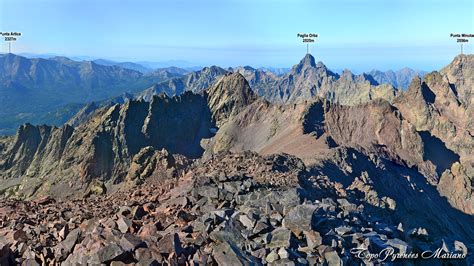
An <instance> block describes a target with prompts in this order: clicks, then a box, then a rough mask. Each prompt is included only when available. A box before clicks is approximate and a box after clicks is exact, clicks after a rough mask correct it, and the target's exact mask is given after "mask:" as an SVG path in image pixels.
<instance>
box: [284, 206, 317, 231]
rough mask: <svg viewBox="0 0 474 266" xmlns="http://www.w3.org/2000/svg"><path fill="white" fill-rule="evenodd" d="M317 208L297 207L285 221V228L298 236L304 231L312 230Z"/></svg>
mask: <svg viewBox="0 0 474 266" xmlns="http://www.w3.org/2000/svg"><path fill="white" fill-rule="evenodd" d="M317 208H318V207H317V206H315V205H310V204H304V205H297V206H295V207H294V208H293V209H291V210H290V211H289V213H288V214H287V215H286V216H285V218H284V219H283V226H284V227H286V228H288V229H290V230H291V231H292V232H293V233H294V234H295V235H297V236H299V235H300V234H301V233H302V232H303V231H309V230H311V229H312V227H311V224H312V223H313V219H314V212H315V211H316V209H317Z"/></svg>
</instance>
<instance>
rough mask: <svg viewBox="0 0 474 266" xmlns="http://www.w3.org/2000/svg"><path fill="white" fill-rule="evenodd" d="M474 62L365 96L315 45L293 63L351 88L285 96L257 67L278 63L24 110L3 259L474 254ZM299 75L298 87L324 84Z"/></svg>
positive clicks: (4, 217) (3, 163) (335, 260)
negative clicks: (70, 118) (90, 105)
mask: <svg viewBox="0 0 474 266" xmlns="http://www.w3.org/2000/svg"><path fill="white" fill-rule="evenodd" d="M473 63H474V56H470V55H461V56H458V57H456V58H455V59H454V60H453V62H452V63H451V64H450V65H448V66H447V67H446V68H444V69H442V70H441V71H439V72H433V73H429V74H427V75H426V76H425V77H424V78H423V79H421V78H415V79H414V80H413V82H412V83H411V85H410V87H409V89H408V90H407V91H406V92H401V93H395V95H392V96H393V97H392V96H391V97H390V98H389V99H383V98H384V97H375V98H373V99H371V100H367V97H368V96H367V95H372V94H371V93H369V94H365V92H367V91H369V92H371V91H372V90H373V89H375V90H377V89H376V87H374V85H371V84H370V81H369V80H364V77H363V76H353V75H351V74H350V73H345V74H342V75H341V76H336V75H335V74H330V73H329V72H328V70H325V67H324V66H323V65H321V64H315V62H314V58H312V57H310V56H307V57H305V59H304V60H303V61H302V62H301V63H300V64H299V65H297V66H295V67H294V68H293V69H292V71H291V72H290V73H296V72H298V73H300V74H302V75H303V76H304V75H306V77H307V78H308V79H312V78H321V79H320V81H321V83H320V84H326V83H332V86H331V90H333V89H334V88H336V87H334V84H339V85H337V86H340V87H338V88H340V90H341V93H343V94H338V93H336V92H335V91H334V90H333V92H334V93H333V94H331V93H329V94H330V95H333V96H334V97H333V98H332V99H336V98H337V97H338V96H337V95H354V96H350V97H352V98H353V99H354V101H352V102H351V103H350V104H344V105H341V104H338V103H337V101H333V100H331V99H327V97H326V98H316V99H313V100H311V101H304V100H303V101H296V102H295V103H294V104H289V105H282V104H274V103H271V102H270V101H268V100H267V99H266V98H265V97H261V96H259V95H260V93H259V92H258V91H255V88H252V87H251V86H252V84H254V85H255V84H257V83H258V82H257V83H255V82H254V83H252V82H253V81H252V80H251V79H250V81H249V82H247V79H246V78H245V77H246V76H247V75H253V76H252V77H253V78H255V79H260V78H263V79H267V78H268V77H262V76H260V77H257V76H255V75H254V74H255V73H256V72H254V70H252V69H249V68H245V69H240V70H239V73H224V74H223V75H221V76H219V77H218V78H217V79H216V81H215V82H214V83H213V84H212V85H210V86H209V88H207V89H206V90H203V91H200V92H199V93H193V92H189V91H188V92H185V93H183V94H182V95H180V96H176V97H171V98H170V97H168V96H166V95H164V94H162V95H155V96H153V97H152V98H151V99H150V101H144V100H130V101H127V102H125V103H123V104H115V105H107V106H104V107H102V108H99V109H97V110H95V111H91V112H86V111H87V110H84V113H83V114H82V113H81V114H80V115H78V119H77V120H75V121H77V122H76V123H74V126H71V125H66V126H63V127H60V128H56V127H50V126H33V125H30V124H26V125H24V126H22V127H21V128H20V129H19V131H18V133H17V135H16V136H14V137H3V138H0V194H1V195H2V197H3V198H2V199H1V200H0V217H1V219H0V250H1V252H0V258H1V260H2V262H3V263H4V264H5V263H10V264H12V263H14V262H17V263H25V264H28V263H30V264H34V263H44V264H54V263H59V264H63V265H71V264H74V265H76V264H86V263H89V264H101V263H103V264H114V265H122V264H124V263H126V264H127V263H128V264H129V263H132V264H133V263H134V264H137V265H151V264H153V265H156V264H182V265H184V264H186V263H195V264H211V265H212V264H219V265H249V264H257V265H260V264H276V265H286V264H290V265H292V264H301V265H307V264H309V265H314V264H325V265H343V264H344V265H346V264H358V263H381V262H382V259H381V258H367V257H366V258H358V256H357V254H355V253H356V250H355V249H354V248H362V249H367V250H368V251H370V252H371V253H378V252H379V251H381V250H383V249H384V248H393V250H394V251H395V252H402V253H403V252H404V253H410V252H411V253H416V254H420V253H421V252H423V251H427V250H431V251H435V250H438V249H439V250H440V252H441V253H442V254H445V255H452V256H457V257H459V258H458V259H453V258H452V257H451V259H450V260H444V261H440V260H436V259H434V260H424V259H420V258H418V259H412V260H397V261H396V263H400V264H403V263H414V264H423V263H425V264H427V265H437V264H440V263H441V262H444V263H452V264H459V265H465V264H468V265H469V264H472V262H473V257H472V254H473V253H472V250H473V248H474V247H473V245H472V244H473V243H474V231H473V230H474V228H473V227H472V224H473V222H474V218H473V214H474V212H473V210H474V208H473V207H474V199H473V196H472V187H473V186H472V184H473V182H472V180H473V176H474V175H473V172H474V167H473V158H472V156H473V154H472V150H473V149H472V142H473V141H474V140H473V133H472V130H471V128H472V127H470V125H471V124H472V97H471V96H472V84H473V79H474V76H473V75H472V64H473ZM245 71H246V72H245ZM242 72H245V73H242ZM251 73H254V74H251ZM305 73H306V74H305ZM322 73H325V74H322ZM259 75H260V74H259ZM288 75H289V74H288ZM282 77H286V80H287V81H289V79H288V78H289V76H285V75H283V76H282ZM299 78H302V77H301V76H300V77H298V78H294V79H292V81H291V82H292V83H291V84H292V86H293V85H297V87H298V88H300V90H299V91H300V92H298V93H296V94H292V95H293V96H291V95H287V96H285V97H288V99H290V98H291V99H293V98H292V97H295V98H294V99H296V98H298V96H297V95H298V94H305V93H308V92H311V90H312V89H308V87H306V86H307V83H306V82H305V81H304V79H303V78H302V79H301V80H299ZM268 79H274V77H269V78H268ZM359 79H360V82H359V81H358V82H356V83H353V82H352V81H351V80H359ZM364 82H367V84H368V87H360V86H361V85H354V84H362V83H364ZM269 88H270V87H269ZM269 88H268V89H269ZM280 88H281V87H274V90H275V91H278V90H280ZM323 88H324V86H322V85H321V86H320V87H318V89H317V90H316V92H317V93H318V94H319V93H322V92H323V91H324V90H323ZM364 88H368V90H367V89H364ZM358 90H360V91H358ZM354 91H356V92H355V94H354ZM364 91H365V92H364ZM277 94H278V93H276V94H275V95H277ZM279 95H281V94H279ZM283 95H284V94H283ZM361 95H362V96H361ZM363 95H365V96H363ZM350 97H349V98H350ZM361 97H362V98H363V99H365V100H362V101H361V103H360V104H356V103H358V102H359V101H360V99H362V98H361ZM369 98H370V97H369ZM86 113H87V115H86ZM81 117H83V118H81Z"/></svg>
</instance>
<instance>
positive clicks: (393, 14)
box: [0, 0, 474, 71]
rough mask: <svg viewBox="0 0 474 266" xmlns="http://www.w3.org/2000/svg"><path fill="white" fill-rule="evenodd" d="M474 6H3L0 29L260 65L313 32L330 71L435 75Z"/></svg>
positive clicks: (27, 0)
mask: <svg viewBox="0 0 474 266" xmlns="http://www.w3.org/2000/svg"><path fill="white" fill-rule="evenodd" d="M473 2H474V1H472V0H466V1H465V0H445V1H439V0H431V1H427V0H361V1H349V0H321V1H318V0H308V1H306V0H292V1H290V0H272V1H270V0H260V1H259V0H238V1H237V0H228V1H225V0H203V1H196V0H189V1H183V0H168V1H164V0H163V1H160V0H117V1H112V0H0V31H20V32H22V34H23V37H22V38H21V39H20V40H19V41H17V43H15V44H14V46H13V47H14V52H16V53H21V52H29V53H55V54H64V55H67V56H77V55H87V56H91V57H97V58H108V59H115V60H126V61H142V60H147V61H167V60H186V61H189V62H192V63H195V64H196V65H212V64H215V65H220V66H235V65H252V66H257V67H258V66H274V67H288V66H291V65H293V64H295V63H297V62H298V60H299V59H301V58H302V57H303V56H304V54H305V52H306V47H305V45H304V44H302V43H301V41H300V40H299V39H298V38H297V37H296V34H297V33H298V32H314V33H318V34H319V35H320V37H319V38H318V39H317V41H316V43H315V44H313V45H312V46H311V48H310V52H311V53H312V54H313V55H314V56H315V57H316V59H317V60H321V61H323V62H324V63H325V64H326V65H328V66H329V67H331V68H335V69H342V68H349V69H353V70H356V71H357V70H358V71H361V70H370V69H373V68H377V69H382V70H384V69H398V68H401V67H404V66H409V67H412V68H417V69H423V70H432V69H438V68H440V67H442V66H443V65H445V64H447V63H449V62H450V61H451V60H452V58H453V57H454V56H455V55H456V54H457V53H459V45H458V44H457V43H456V42H455V40H453V39H451V38H449V34H450V33H451V32H460V33H474V29H473V28H474V15H473V14H474V4H473ZM473 45H474V39H473V40H471V42H470V43H469V44H468V45H466V47H465V52H466V53H473V50H474V48H473ZM6 47H7V46H6V45H5V44H4V43H2V50H3V51H6Z"/></svg>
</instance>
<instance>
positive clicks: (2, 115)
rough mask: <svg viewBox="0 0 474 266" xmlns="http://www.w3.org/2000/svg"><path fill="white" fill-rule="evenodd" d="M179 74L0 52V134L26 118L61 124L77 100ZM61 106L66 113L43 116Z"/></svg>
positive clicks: (133, 88)
mask: <svg viewBox="0 0 474 266" xmlns="http://www.w3.org/2000/svg"><path fill="white" fill-rule="evenodd" d="M179 76H181V74H179V71H177V70H176V69H170V71H168V70H167V69H162V70H156V71H153V72H148V73H146V74H143V73H141V72H138V71H135V70H131V69H128V68H124V67H121V66H118V65H111V66H104V65H101V64H97V63H95V62H92V61H81V62H77V61H73V60H71V59H69V58H66V57H53V58H50V59H42V58H36V59H29V58H26V57H22V56H18V55H14V54H5V55H0V95H1V97H0V134H10V133H12V132H14V131H15V130H16V128H18V126H19V125H20V124H22V123H25V122H33V123H44V122H46V121H48V122H50V123H51V124H62V123H64V122H65V121H67V119H69V118H70V114H71V113H74V109H75V108H76V109H77V108H80V107H81V105H80V104H85V103H89V102H92V101H98V100H103V99H107V98H110V97H115V96H117V95H119V94H122V93H124V92H131V93H133V92H138V91H140V90H143V89H144V88H147V87H149V86H151V85H152V84H155V83H159V82H161V81H164V80H168V79H171V78H175V77H179ZM71 104H74V105H71ZM65 106H67V107H65ZM64 108H65V109H66V110H68V112H67V115H56V117H57V118H58V119H57V120H56V121H52V120H50V119H45V118H44V115H46V114H48V113H51V112H53V113H55V112H57V110H58V109H64ZM76 111H77V110H76Z"/></svg>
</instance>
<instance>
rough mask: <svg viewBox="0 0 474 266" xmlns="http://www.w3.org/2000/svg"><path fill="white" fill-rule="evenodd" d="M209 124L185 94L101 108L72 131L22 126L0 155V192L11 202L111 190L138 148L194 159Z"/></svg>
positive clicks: (203, 109)
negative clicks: (103, 188)
mask: <svg viewBox="0 0 474 266" xmlns="http://www.w3.org/2000/svg"><path fill="white" fill-rule="evenodd" d="M211 119H212V118H211V112H210V110H209V109H208V107H207V101H206V99H205V98H204V97H203V96H201V95H195V94H192V93H185V94H183V95H181V96H179V97H175V98H168V97H166V96H161V97H159V96H156V97H154V98H153V99H152V101H151V102H150V103H148V102H143V101H129V102H127V103H125V104H123V105H118V104H117V105H114V106H112V107H109V108H103V109H100V110H98V111H96V114H95V115H94V116H93V117H92V118H91V119H89V120H88V121H87V122H85V123H83V124H81V125H80V126H78V127H77V128H75V129H73V128H72V127H71V126H64V127H62V128H52V127H46V126H39V127H36V126H32V125H25V126H22V127H21V128H20V130H19V132H18V134H17V137H16V139H15V140H14V143H13V144H12V145H11V146H10V147H9V148H8V150H7V151H5V153H4V154H3V155H2V157H3V159H2V165H1V167H2V169H3V171H2V173H1V176H2V178H3V179H6V180H7V181H6V182H2V184H1V188H0V189H2V190H5V191H7V190H8V191H9V194H12V195H13V196H16V197H30V196H32V195H39V194H50V193H51V194H53V195H56V196H59V197H69V196H74V195H76V196H78V195H81V194H83V193H85V192H86V191H87V190H89V189H90V188H91V186H97V184H99V185H100V184H106V185H107V187H109V188H111V187H113V186H114V184H118V183H121V182H122V181H123V180H124V178H125V177H126V175H127V172H128V171H129V167H130V163H131V161H132V158H133V156H134V155H135V154H137V153H139V152H140V150H141V149H142V148H144V147H147V146H151V147H153V149H156V150H161V149H162V148H165V149H167V150H168V151H169V152H171V153H173V154H182V155H185V156H187V157H188V158H196V157H199V156H200V155H201V154H202V153H203V151H204V150H203V149H202V147H201V146H200V140H201V139H202V138H208V137H210V136H211V132H210V131H209V130H210V128H211V127H212V125H213V124H212V121H211ZM65 187H68V189H69V191H67V192H66V191H65V190H64V189H65ZM73 191H75V192H73Z"/></svg>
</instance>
